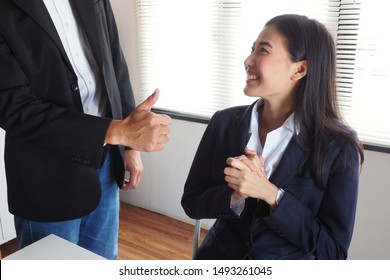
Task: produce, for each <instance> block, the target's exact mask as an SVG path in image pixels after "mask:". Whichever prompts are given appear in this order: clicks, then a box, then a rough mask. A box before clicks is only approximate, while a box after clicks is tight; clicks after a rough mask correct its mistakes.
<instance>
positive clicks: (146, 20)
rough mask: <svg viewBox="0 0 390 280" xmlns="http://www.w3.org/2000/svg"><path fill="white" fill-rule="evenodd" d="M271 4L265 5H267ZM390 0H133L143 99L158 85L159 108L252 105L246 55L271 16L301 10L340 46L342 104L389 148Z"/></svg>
mask: <svg viewBox="0 0 390 280" xmlns="http://www.w3.org/2000/svg"><path fill="white" fill-rule="evenodd" d="M265 3H266V4H265ZM384 4H385V1H384V0H356V1H354V0H311V1H307V0H295V1H290V0H279V1H267V2H265V1H258V0H196V1H191V0H164V1H161V0H133V7H134V9H133V11H132V12H133V19H134V22H135V24H134V26H136V29H135V30H134V32H133V33H134V38H132V39H133V40H132V41H133V42H135V43H134V44H135V45H134V52H135V53H134V55H133V57H135V59H136V60H137V61H136V64H135V65H136V67H135V68H134V69H135V70H134V71H133V72H134V73H131V75H132V82H133V87H134V91H135V93H136V95H137V97H136V98H137V101H138V102H139V101H141V100H143V99H144V98H145V97H146V96H148V95H149V94H150V93H151V92H152V91H153V90H154V88H156V87H159V88H160V89H161V93H162V94H161V96H160V100H159V101H158V104H157V108H158V109H161V110H166V111H171V112H175V113H180V114H184V115H189V116H196V117H201V118H209V117H211V115H212V114H213V113H214V112H215V111H217V110H220V109H224V108H226V107H230V106H234V105H239V104H249V103H251V102H253V101H254V99H251V98H248V97H246V96H245V95H244V94H243V91H242V89H243V87H244V84H245V79H246V74H245V71H244V63H243V62H244V59H245V58H246V57H247V55H248V54H249V52H250V48H251V46H252V43H253V41H254V40H255V39H256V37H257V35H258V33H259V32H260V30H261V29H262V27H263V25H264V24H265V22H266V21H267V20H268V19H270V18H271V17H273V16H275V15H277V14H283V13H298V14H304V15H307V16H309V17H313V18H316V19H318V20H319V21H321V22H322V23H324V24H325V25H326V26H327V27H328V29H329V30H330V31H331V33H332V35H333V36H334V39H335V42H336V45H337V59H338V62H337V75H338V77H337V78H338V80H337V81H338V87H337V89H338V94H339V100H340V107H341V110H342V113H343V116H344V118H345V119H346V121H347V122H348V123H349V124H350V125H351V126H352V127H353V128H354V129H355V130H356V131H357V132H358V134H359V137H360V139H361V140H362V141H363V142H364V143H365V144H369V145H373V146H378V147H385V148H390V123H389V120H390V110H389V109H388V108H387V107H388V104H389V103H390V102H389V101H390V92H389V89H388V87H387V86H386V85H387V84H386V82H387V81H389V80H390V73H389V68H388V65H390V52H389V51H388V49H389V48H390V43H389V40H387V38H386V34H387V30H385V28H386V25H385V24H382V21H383V18H385V14H384V13H385V11H386V9H383V5H384Z"/></svg>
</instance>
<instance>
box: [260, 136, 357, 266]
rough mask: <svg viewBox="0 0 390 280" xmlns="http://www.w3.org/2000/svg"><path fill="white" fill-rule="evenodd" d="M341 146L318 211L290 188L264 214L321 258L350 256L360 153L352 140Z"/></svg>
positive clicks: (280, 231) (289, 237) (281, 232)
mask: <svg viewBox="0 0 390 280" xmlns="http://www.w3.org/2000/svg"><path fill="white" fill-rule="evenodd" d="M337 150H338V151H339V153H338V155H336V156H335V157H334V160H333V161H332V162H330V163H329V170H330V171H329V176H328V180H327V184H326V189H325V193H324V194H323V198H322V201H321V202H320V206H319V210H318V212H316V213H314V212H313V211H312V210H310V209H309V207H308V203H305V204H304V203H302V200H303V199H304V198H303V197H297V196H295V195H293V194H292V193H290V192H286V193H285V194H284V197H283V198H282V200H281V201H280V204H279V205H278V207H277V208H276V210H275V211H274V212H273V214H271V215H270V216H268V217H266V218H264V221H265V222H266V223H268V224H269V226H270V228H271V229H274V230H275V232H277V233H278V234H279V235H281V236H282V237H284V238H286V239H287V240H289V241H290V242H292V243H293V244H295V245H297V246H299V247H301V248H303V250H304V251H306V252H308V253H311V254H313V255H314V256H315V257H316V258H317V259H346V258H347V252H348V248H349V245H350V242H351V239H352V232H353V227H354V222H355V213H356V205H357V197H358V181H359V169H360V165H359V153H358V151H357V149H356V148H355V147H354V146H353V145H352V144H351V143H349V142H346V143H345V144H344V146H343V147H339V148H338V149H337ZM311 191H319V190H314V189H312V190H311ZM312 203H313V202H312Z"/></svg>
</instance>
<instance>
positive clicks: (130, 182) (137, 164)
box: [122, 150, 144, 190]
mask: <svg viewBox="0 0 390 280" xmlns="http://www.w3.org/2000/svg"><path fill="white" fill-rule="evenodd" d="M123 156H124V162H125V170H126V171H128V172H129V173H130V178H129V179H125V180H124V181H123V186H122V190H129V189H135V188H137V187H138V185H139V183H140V181H141V177H142V171H143V170H144V166H143V164H142V159H141V155H140V152H139V151H135V150H126V151H125V152H124V155H123Z"/></svg>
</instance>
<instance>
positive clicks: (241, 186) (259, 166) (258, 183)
mask: <svg viewBox="0 0 390 280" xmlns="http://www.w3.org/2000/svg"><path fill="white" fill-rule="evenodd" d="M226 162H227V164H228V165H229V166H228V167H226V168H225V169H224V173H225V181H226V182H227V183H228V186H229V187H230V188H232V189H233V191H234V192H233V194H232V197H231V201H230V202H231V204H233V203H235V202H237V201H239V200H241V199H245V198H248V197H252V198H257V199H261V200H264V201H265V202H267V203H268V204H269V205H270V206H271V207H272V208H274V207H276V201H275V198H276V194H277V192H278V188H277V187H276V186H275V185H274V184H272V183H271V182H270V181H269V180H268V178H267V175H266V173H265V167H264V158H263V157H262V156H261V155H257V154H256V153H255V152H253V151H251V150H249V149H248V148H245V149H244V154H243V155H241V156H238V157H230V158H228V159H227V161H226Z"/></svg>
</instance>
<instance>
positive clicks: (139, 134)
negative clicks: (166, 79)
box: [105, 89, 172, 152]
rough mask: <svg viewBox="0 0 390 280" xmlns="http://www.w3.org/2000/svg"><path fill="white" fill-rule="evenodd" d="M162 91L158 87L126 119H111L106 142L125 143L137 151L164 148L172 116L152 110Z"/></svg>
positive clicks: (154, 150)
mask: <svg viewBox="0 0 390 280" xmlns="http://www.w3.org/2000/svg"><path fill="white" fill-rule="evenodd" d="M159 94H160V91H159V90H158V89H156V90H155V91H154V93H153V94H152V95H150V96H149V97H148V98H147V99H146V100H145V101H144V102H143V103H142V104H140V105H139V106H137V107H136V108H135V110H134V112H133V113H131V114H130V115H129V116H127V117H126V118H125V119H124V120H113V121H111V123H110V125H109V127H108V130H107V133H106V139H105V142H106V143H108V144H112V145H123V146H127V147H130V148H132V149H133V150H137V151H145V152H156V151H160V150H162V149H163V148H164V145H165V143H167V142H168V140H169V137H168V135H169V133H170V132H171V127H170V125H171V122H172V120H171V118H170V117H169V116H167V115H161V114H155V113H152V112H151V109H152V107H153V106H154V104H155V103H156V102H157V100H158V97H159Z"/></svg>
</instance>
